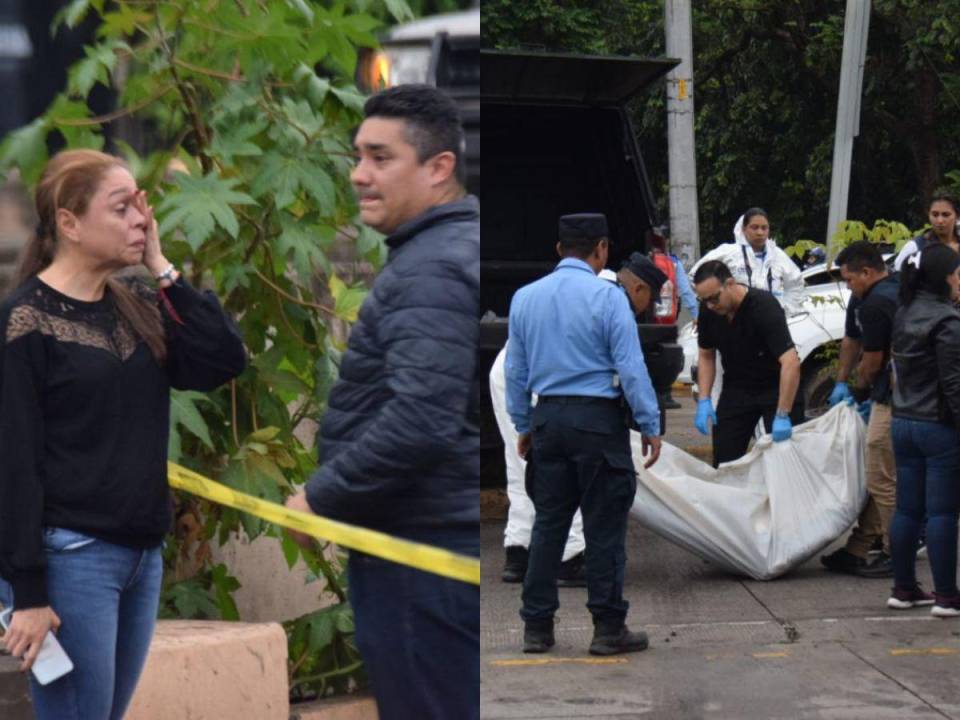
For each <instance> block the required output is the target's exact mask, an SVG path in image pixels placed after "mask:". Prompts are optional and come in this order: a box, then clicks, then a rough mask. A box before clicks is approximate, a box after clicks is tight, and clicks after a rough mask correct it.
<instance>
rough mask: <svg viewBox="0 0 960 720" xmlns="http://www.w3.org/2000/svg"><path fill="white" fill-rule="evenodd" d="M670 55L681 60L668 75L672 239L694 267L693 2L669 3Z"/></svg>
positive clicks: (666, 22) (679, 253)
mask: <svg viewBox="0 0 960 720" xmlns="http://www.w3.org/2000/svg"><path fill="white" fill-rule="evenodd" d="M664 27H665V28H666V34H667V55H668V56H669V57H672V58H677V59H679V60H680V64H679V65H677V66H676V67H675V68H674V69H673V70H671V71H670V73H669V74H668V75H667V146H668V150H669V158H670V171H669V179H670V238H671V246H672V248H673V252H674V253H675V254H676V255H677V257H679V258H680V260H681V261H682V262H683V266H684V268H686V269H689V268H690V266H691V265H692V264H693V263H694V262H696V261H697V260H698V259H699V258H700V229H699V223H698V207H697V161H696V155H695V154H694V141H693V134H694V133H693V37H692V35H693V27H692V20H691V10H690V0H666V15H665V18H664Z"/></svg>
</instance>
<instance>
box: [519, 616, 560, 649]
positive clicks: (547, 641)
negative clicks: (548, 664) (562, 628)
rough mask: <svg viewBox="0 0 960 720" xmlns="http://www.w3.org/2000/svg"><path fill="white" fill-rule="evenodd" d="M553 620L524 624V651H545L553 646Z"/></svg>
mask: <svg viewBox="0 0 960 720" xmlns="http://www.w3.org/2000/svg"><path fill="white" fill-rule="evenodd" d="M555 642H556V641H555V640H554V637H553V621H552V620H550V621H548V622H546V623H527V624H526V625H524V626H523V651H524V652H525V653H545V652H546V651H547V650H549V649H550V648H552V647H553V645H554V643H555Z"/></svg>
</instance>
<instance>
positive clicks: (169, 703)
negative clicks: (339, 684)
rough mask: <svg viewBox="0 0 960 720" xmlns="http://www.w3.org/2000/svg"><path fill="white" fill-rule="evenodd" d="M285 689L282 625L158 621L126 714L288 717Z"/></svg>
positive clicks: (157, 718)
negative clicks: (141, 673)
mask: <svg viewBox="0 0 960 720" xmlns="http://www.w3.org/2000/svg"><path fill="white" fill-rule="evenodd" d="M288 692H289V689H288V684H287V636H286V633H284V631H283V628H282V627H281V626H280V625H278V624H276V623H232V622H212V621H211V622H208V621H196V620H162V621H160V622H159V623H157V632H156V634H155V635H154V638H153V643H152V644H151V646H150V655H149V657H148V658H147V665H146V668H144V672H143V676H142V677H141V678H140V684H139V685H138V686H137V691H136V694H135V695H134V697H133V702H132V703H131V705H130V709H129V710H128V712H127V714H126V720H184V718H191V720H240V719H242V718H251V719H253V718H256V720H288V718H289V715H290V702H289V698H288ZM4 717H6V716H4Z"/></svg>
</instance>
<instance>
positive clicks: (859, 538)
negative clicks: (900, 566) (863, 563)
mask: <svg viewBox="0 0 960 720" xmlns="http://www.w3.org/2000/svg"><path fill="white" fill-rule="evenodd" d="M890 420H891V413H890V406H889V405H883V404H881V403H876V402H875V403H873V409H872V410H871V411H870V423H869V424H868V425H867V451H866V470H867V504H866V505H864V506H863V510H862V511H861V513H860V517H859V518H857V524H856V526H855V527H854V528H853V532H852V533H850V537H849V539H848V540H847V551H848V552H850V553H851V554H853V555H856V556H857V557H861V558H866V557H867V552H868V551H869V550H870V547H871V546H872V545H873V543H874V541H875V540H876V539H877V538H878V537H881V538H883V549H884V552H886V553H887V554H888V555H889V554H890V521H891V520H892V519H893V511H894V509H895V508H896V502H897V464H896V461H895V460H894V455H893V437H892V436H891V434H890Z"/></svg>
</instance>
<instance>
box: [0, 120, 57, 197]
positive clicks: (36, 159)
mask: <svg viewBox="0 0 960 720" xmlns="http://www.w3.org/2000/svg"><path fill="white" fill-rule="evenodd" d="M49 129H50V123H49V121H48V120H47V119H46V118H45V117H39V118H37V119H36V120H34V121H33V122H32V123H30V124H29V125H25V126H24V127H22V128H20V129H19V130H15V131H14V132H12V133H10V134H9V135H7V137H6V139H5V140H4V141H3V144H2V145H0V167H2V168H3V170H4V171H6V170H7V169H8V168H10V167H11V166H16V167H18V168H20V176H21V177H22V178H23V180H24V182H26V183H27V184H28V185H32V184H34V183H35V182H36V181H37V178H39V177H40V173H41V172H43V166H44V165H46V164H47V157H48V156H47V132H49Z"/></svg>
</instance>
